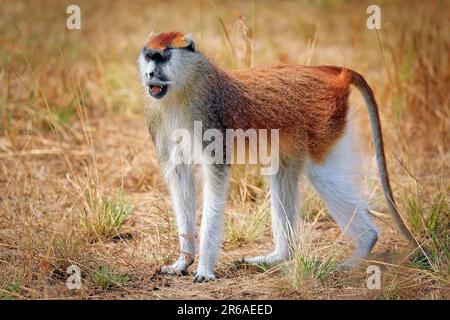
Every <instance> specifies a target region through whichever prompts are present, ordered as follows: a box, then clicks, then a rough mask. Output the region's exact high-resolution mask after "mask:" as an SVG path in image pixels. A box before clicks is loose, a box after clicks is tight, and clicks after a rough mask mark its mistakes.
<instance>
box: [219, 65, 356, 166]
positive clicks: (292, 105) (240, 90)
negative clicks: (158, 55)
mask: <svg viewBox="0 0 450 320" xmlns="http://www.w3.org/2000/svg"><path fill="white" fill-rule="evenodd" d="M222 76H224V77H225V78H227V80H228V81H226V82H227V83H228V84H229V85H228V86H229V87H228V88H225V90H224V98H225V99H224V101H226V108H225V115H224V119H225V123H226V127H228V128H242V129H249V128H255V129H260V128H264V129H279V130H280V151H281V154H288V155H292V156H298V155H299V154H307V155H309V157H310V158H311V159H312V160H314V161H321V160H323V159H324V157H325V155H326V154H327V152H328V151H329V150H330V148H331V146H332V145H333V144H334V143H335V142H336V140H338V138H339V137H341V135H342V134H343V131H344V128H345V124H346V116H347V110H348V104H347V100H348V96H349V87H350V81H351V75H350V73H349V72H348V70H347V69H345V68H344V69H343V68H338V67H326V66H322V67H307V66H298V65H287V64H277V65H273V66H268V67H255V68H251V69H246V70H239V71H233V72H230V73H228V72H223V71H222Z"/></svg>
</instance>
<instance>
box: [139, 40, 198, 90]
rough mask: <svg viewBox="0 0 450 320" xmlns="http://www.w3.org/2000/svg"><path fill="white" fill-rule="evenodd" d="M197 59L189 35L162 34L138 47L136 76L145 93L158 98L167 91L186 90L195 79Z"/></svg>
mask: <svg viewBox="0 0 450 320" xmlns="http://www.w3.org/2000/svg"><path fill="white" fill-rule="evenodd" d="M200 59H201V54H199V53H197V52H196V51H195V44H194V41H193V40H192V37H191V35H189V34H184V33H182V32H163V33H159V34H157V35H155V36H151V37H150V39H149V40H148V41H147V43H146V45H145V46H144V47H143V48H142V50H141V52H140V54H139V58H138V66H139V74H140V76H141V79H142V83H143V85H144V87H145V88H146V90H147V91H148V94H149V95H150V96H151V97H153V98H155V99H161V98H163V97H164V96H165V95H166V94H167V93H168V92H172V91H173V92H177V91H180V90H183V89H186V86H187V84H189V83H190V82H192V79H193V78H195V73H196V70H197V69H198V68H197V67H196V65H197V62H198V61H199V60H200Z"/></svg>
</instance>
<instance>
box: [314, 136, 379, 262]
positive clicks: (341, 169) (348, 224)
mask: <svg viewBox="0 0 450 320" xmlns="http://www.w3.org/2000/svg"><path fill="white" fill-rule="evenodd" d="M352 149H353V148H352V143H351V136H350V133H349V132H346V134H345V135H344V137H343V138H341V140H340V141H339V142H338V143H337V144H336V145H335V146H334V147H333V149H332V150H331V151H330V153H329V154H328V155H327V158H326V159H325V161H324V162H321V163H314V162H312V161H311V162H309V164H308V168H307V174H308V178H309V180H310V181H311V183H312V184H313V186H314V188H315V189H316V190H317V192H318V193H319V195H320V197H321V198H322V200H323V201H324V202H325V204H326V206H327V208H328V211H329V213H330V215H331V216H332V218H333V219H334V220H335V221H336V223H337V224H338V225H339V227H340V229H341V232H342V233H344V234H346V235H349V236H350V237H351V238H352V239H353V242H354V246H355V249H354V252H353V254H352V256H351V257H350V258H349V259H347V260H346V261H345V262H343V263H341V264H340V267H342V268H344V269H349V268H352V267H354V266H356V265H358V264H359V263H360V262H361V261H362V260H363V259H364V258H367V257H368V256H369V254H370V252H371V251H372V248H373V246H374V245H375V243H376V242H377V240H378V233H377V231H376V229H375V227H374V225H373V223H372V221H371V219H370V217H369V214H368V211H367V210H368V205H367V202H366V201H365V200H363V198H362V196H361V194H360V192H359V190H358V189H359V188H358V187H357V185H356V181H355V178H356V177H357V175H358V174H359V173H358V171H357V167H358V164H357V163H356V162H355V159H357V155H356V153H354V152H353V150H352Z"/></svg>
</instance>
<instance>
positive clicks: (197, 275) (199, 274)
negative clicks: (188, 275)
mask: <svg viewBox="0 0 450 320" xmlns="http://www.w3.org/2000/svg"><path fill="white" fill-rule="evenodd" d="M215 279H216V276H215V275H214V272H213V271H208V270H205V268H202V267H200V266H199V267H198V268H197V270H196V271H195V272H194V278H193V281H194V282H208V281H211V280H215Z"/></svg>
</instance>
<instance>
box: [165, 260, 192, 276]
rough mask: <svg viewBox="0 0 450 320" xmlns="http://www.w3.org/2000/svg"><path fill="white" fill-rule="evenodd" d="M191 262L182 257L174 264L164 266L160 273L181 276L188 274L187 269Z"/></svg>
mask: <svg viewBox="0 0 450 320" xmlns="http://www.w3.org/2000/svg"><path fill="white" fill-rule="evenodd" d="M191 263H192V262H191ZM191 263H187V262H186V260H185V259H184V258H183V257H180V258H178V260H177V261H176V262H175V263H173V264H172V265H169V266H162V267H161V269H160V273H162V274H168V275H174V276H181V275H184V274H186V269H187V268H188V267H189V265H190V264H191Z"/></svg>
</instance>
